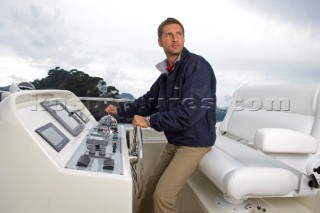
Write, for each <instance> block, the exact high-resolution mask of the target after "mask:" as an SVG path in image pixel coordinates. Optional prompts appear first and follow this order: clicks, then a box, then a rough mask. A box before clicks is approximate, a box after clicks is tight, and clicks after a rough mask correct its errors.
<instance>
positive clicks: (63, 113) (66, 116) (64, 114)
mask: <svg viewBox="0 0 320 213" xmlns="http://www.w3.org/2000/svg"><path fill="white" fill-rule="evenodd" d="M50 108H51V109H52V110H53V111H55V112H56V114H57V115H58V116H59V117H60V118H61V119H62V120H64V121H65V122H66V123H67V124H68V125H69V126H70V128H71V129H74V128H76V127H77V126H78V125H79V121H77V120H76V119H74V117H73V116H72V113H71V114H70V113H69V112H68V111H67V110H66V109H65V108H63V107H62V106H61V105H60V104H59V105H51V106H50Z"/></svg>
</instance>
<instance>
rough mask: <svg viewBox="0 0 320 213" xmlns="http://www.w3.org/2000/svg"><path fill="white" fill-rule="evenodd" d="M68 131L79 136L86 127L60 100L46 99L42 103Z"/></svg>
mask: <svg viewBox="0 0 320 213" xmlns="http://www.w3.org/2000/svg"><path fill="white" fill-rule="evenodd" d="M40 104H41V106H43V108H44V109H45V110H46V111H47V112H48V113H50V114H51V115H52V116H53V117H54V118H55V119H56V120H57V121H58V122H59V123H60V124H61V125H62V126H63V127H64V128H65V129H66V130H67V131H68V132H70V133H71V134H72V135H73V136H77V135H79V134H80V133H81V131H82V130H83V129H84V127H85V126H84V124H83V123H82V122H81V121H80V119H79V118H78V117H77V116H76V115H75V113H74V112H73V111H72V110H69V109H68V108H67V107H66V106H65V105H64V104H63V103H62V102H61V101H60V100H51V101H44V102H41V103H40Z"/></svg>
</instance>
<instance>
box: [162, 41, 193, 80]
mask: <svg viewBox="0 0 320 213" xmlns="http://www.w3.org/2000/svg"><path fill="white" fill-rule="evenodd" d="M185 50H187V49H186V48H185V47H184V48H183V50H182V51H181V53H180V54H179V56H178V58H177V60H176V61H175V63H174V64H176V63H177V62H178V61H180V59H181V55H182V53H183V52H184V51H185ZM156 68H157V69H158V70H159V71H160V72H161V73H162V74H163V73H166V74H167V75H168V70H167V59H164V60H163V61H161V62H159V63H158V64H156ZM173 70H174V69H173ZM173 70H172V71H173Z"/></svg>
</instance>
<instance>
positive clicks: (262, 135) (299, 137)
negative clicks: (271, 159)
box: [254, 128, 318, 154]
mask: <svg viewBox="0 0 320 213" xmlns="http://www.w3.org/2000/svg"><path fill="white" fill-rule="evenodd" d="M254 144H255V146H256V147H257V148H258V149H260V150H261V151H263V152H272V153H300V154H308V153H316V152H317V150H318V141H317V139H316V138H314V137H312V136H310V135H308V134H305V133H302V132H298V131H294V130H291V129H281V128H262V129H258V130H257V132H256V134H255V138H254Z"/></svg>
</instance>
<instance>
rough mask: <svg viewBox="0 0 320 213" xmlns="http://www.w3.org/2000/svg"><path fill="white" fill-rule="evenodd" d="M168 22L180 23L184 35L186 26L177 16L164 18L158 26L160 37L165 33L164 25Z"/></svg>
mask: <svg viewBox="0 0 320 213" xmlns="http://www.w3.org/2000/svg"><path fill="white" fill-rule="evenodd" d="M168 24H179V25H180V27H181V29H182V33H183V35H184V27H183V25H182V24H181V23H180V21H178V20H177V19H175V18H167V19H166V20H164V21H163V22H162V23H161V24H160V25H159V27H158V38H161V36H162V33H163V27H164V26H165V25H168Z"/></svg>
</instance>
